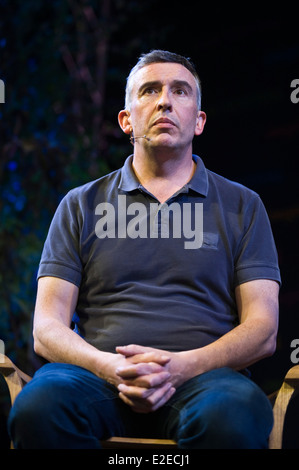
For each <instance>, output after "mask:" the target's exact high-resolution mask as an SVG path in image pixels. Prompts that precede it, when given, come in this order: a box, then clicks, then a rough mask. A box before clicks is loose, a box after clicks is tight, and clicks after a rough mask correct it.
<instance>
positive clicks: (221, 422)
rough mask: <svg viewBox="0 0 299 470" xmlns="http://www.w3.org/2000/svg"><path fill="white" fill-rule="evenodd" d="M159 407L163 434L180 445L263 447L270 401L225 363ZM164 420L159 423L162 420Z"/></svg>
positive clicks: (269, 420)
mask: <svg viewBox="0 0 299 470" xmlns="http://www.w3.org/2000/svg"><path fill="white" fill-rule="evenodd" d="M164 408H165V409H163V410H161V412H160V414H161V426H162V427H161V429H163V434H164V436H166V437H168V438H171V439H175V440H176V441H177V442H178V445H179V447H180V448H189V449H190V448H265V447H267V445H268V437H269V434H270V432H271V428H272V425H273V415H272V408H271V405H270V402H269V400H268V398H267V397H266V395H265V394H264V392H263V391H262V390H261V389H260V388H259V387H258V386H257V385H256V384H255V383H254V382H253V381H252V380H250V379H249V378H248V377H246V376H245V375H243V374H241V373H239V372H236V371H234V370H232V369H229V368H222V369H216V370H213V371H210V372H207V373H205V374H202V375H200V376H197V377H194V378H193V379H191V380H189V381H188V382H186V383H185V384H183V385H182V386H181V387H179V388H178V390H177V392H176V393H175V394H174V395H173V397H172V398H171V399H170V401H169V403H168V404H167V405H166V406H165V407H164ZM162 423H163V424H162Z"/></svg>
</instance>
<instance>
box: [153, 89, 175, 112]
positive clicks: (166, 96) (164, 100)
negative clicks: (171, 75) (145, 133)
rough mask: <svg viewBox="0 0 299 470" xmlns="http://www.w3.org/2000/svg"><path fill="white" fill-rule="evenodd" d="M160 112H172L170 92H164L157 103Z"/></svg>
mask: <svg viewBox="0 0 299 470" xmlns="http://www.w3.org/2000/svg"><path fill="white" fill-rule="evenodd" d="M157 108H158V110H159V111H160V110H163V111H166V110H168V111H171V110H172V101H171V96H170V91H169V90H166V89H165V90H162V91H161V93H160V96H159V98H158V101H157Z"/></svg>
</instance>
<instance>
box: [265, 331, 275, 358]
mask: <svg viewBox="0 0 299 470" xmlns="http://www.w3.org/2000/svg"><path fill="white" fill-rule="evenodd" d="M276 347H277V332H276V331H275V332H273V333H272V334H271V335H269V337H268V339H267V341H265V344H264V357H270V356H273V354H274V353H275V351H276Z"/></svg>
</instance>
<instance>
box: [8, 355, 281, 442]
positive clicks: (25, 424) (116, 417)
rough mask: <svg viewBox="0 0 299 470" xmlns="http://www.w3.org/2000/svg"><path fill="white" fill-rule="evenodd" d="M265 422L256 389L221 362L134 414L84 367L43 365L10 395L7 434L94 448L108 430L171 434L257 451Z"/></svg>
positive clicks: (267, 414)
mask: <svg viewBox="0 0 299 470" xmlns="http://www.w3.org/2000/svg"><path fill="white" fill-rule="evenodd" d="M272 423H273V418H272V409H271V406H270V403H269V401H268V399H267V397H266V396H265V395H264V393H263V392H262V391H261V390H260V389H259V387H257V385H256V384H254V383H253V382H252V381H251V380H250V379H249V378H247V377H245V376H244V375H243V374H241V373H239V372H235V371H233V370H231V369H229V368H223V369H217V370H213V371H211V372H207V373H205V374H202V375H199V376H197V377H194V378H193V379H191V380H189V381H187V382H186V383H185V384H183V385H182V386H181V387H179V388H178V389H177V391H176V393H175V394H174V395H173V397H172V398H171V399H170V400H169V402H168V403H167V404H166V405H164V406H163V407H162V408H161V409H159V410H157V411H155V412H153V413H149V414H139V413H134V412H133V411H131V409H130V408H129V407H128V406H127V405H125V404H124V403H123V402H122V401H121V400H120V399H119V398H118V393H117V390H116V389H115V388H114V387H113V386H111V385H110V384H108V383H107V382H105V381H104V380H102V379H100V378H98V377H96V376H95V375H94V374H92V373H91V372H89V371H87V370H85V369H82V368H81V367H77V366H73V365H70V364H46V365H45V366H43V367H42V368H41V369H39V370H38V371H37V373H36V374H35V376H34V378H33V380H32V381H31V382H29V384H27V385H26V386H25V388H24V389H23V391H22V392H21V393H20V394H19V395H18V397H17V399H16V401H15V404H14V406H13V408H12V410H11V413H10V416H9V432H10V435H11V438H12V440H13V443H14V446H15V448H17V449H26V448H27V449H47V448H51V449H76V448H77V449H99V448H101V446H100V440H102V439H106V438H108V437H109V436H111V435H116V436H127V437H130V436H131V437H153V438H165V439H174V440H176V441H177V443H178V446H179V448H181V449H223V448H226V449H261V448H267V440H268V436H269V433H270V431H271V428H272Z"/></svg>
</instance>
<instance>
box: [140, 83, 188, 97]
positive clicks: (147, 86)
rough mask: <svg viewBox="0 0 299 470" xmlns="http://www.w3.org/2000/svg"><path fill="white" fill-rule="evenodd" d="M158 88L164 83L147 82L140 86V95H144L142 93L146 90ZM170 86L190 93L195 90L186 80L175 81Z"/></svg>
mask: <svg viewBox="0 0 299 470" xmlns="http://www.w3.org/2000/svg"><path fill="white" fill-rule="evenodd" d="M156 86H162V82H161V81H160V80H154V81H149V82H145V83H143V84H142V85H140V87H139V88H138V95H140V94H142V92H143V91H144V90H146V89H147V88H151V87H153V88H154V87H156ZM170 86H171V87H175V88H177V87H182V88H187V89H188V91H189V92H192V91H193V88H192V86H191V85H190V83H188V82H186V81H185V80H173V81H172V82H171V84H170Z"/></svg>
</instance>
